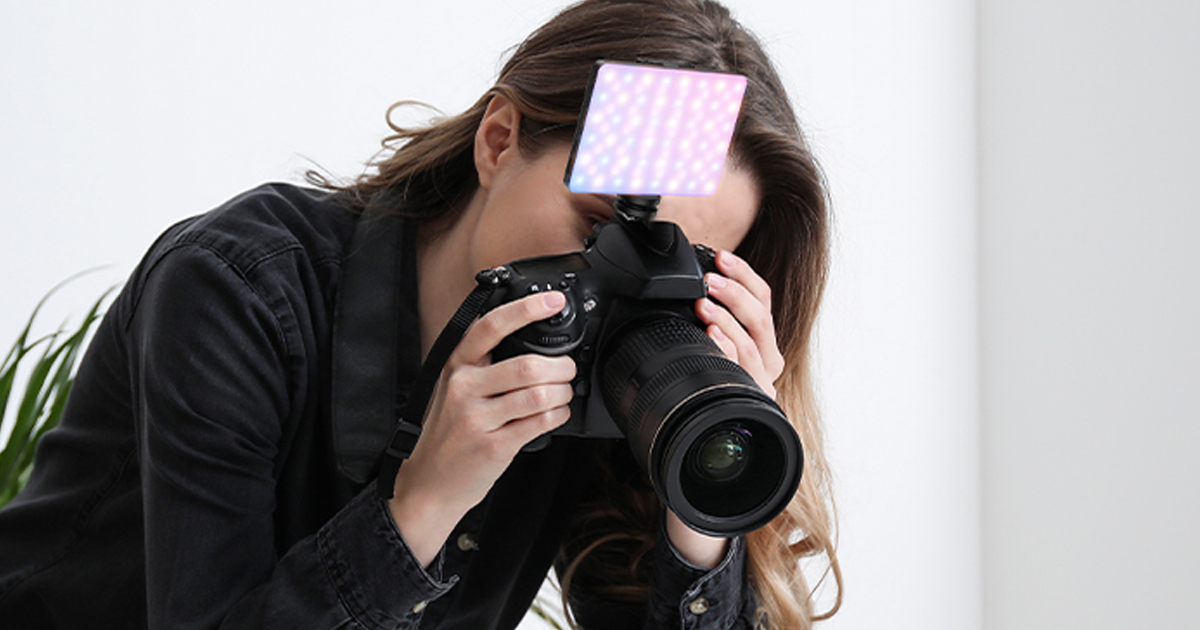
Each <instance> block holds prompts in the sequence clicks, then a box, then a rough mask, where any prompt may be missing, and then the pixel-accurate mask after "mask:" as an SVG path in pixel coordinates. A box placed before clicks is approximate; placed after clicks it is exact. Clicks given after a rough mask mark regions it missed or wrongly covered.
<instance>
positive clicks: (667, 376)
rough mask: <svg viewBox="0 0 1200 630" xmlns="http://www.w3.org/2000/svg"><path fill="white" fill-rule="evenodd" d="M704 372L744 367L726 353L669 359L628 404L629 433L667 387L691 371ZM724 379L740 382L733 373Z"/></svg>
mask: <svg viewBox="0 0 1200 630" xmlns="http://www.w3.org/2000/svg"><path fill="white" fill-rule="evenodd" d="M701 372H706V373H709V374H712V373H714V372H725V373H728V374H730V375H740V374H741V373H742V372H743V370H742V368H741V367H740V366H738V364H736V363H734V362H733V361H730V360H729V359H726V358H725V357H719V356H714V355H711V354H698V355H691V356H687V357H682V358H680V359H677V360H675V361H672V362H671V364H670V365H668V366H667V367H666V368H665V369H663V370H661V371H660V372H658V373H657V374H655V375H654V378H652V379H650V380H649V381H648V382H647V383H646V384H645V385H643V386H642V388H641V389H640V390H638V394H637V398H635V399H634V401H633V406H632V407H630V408H629V428H630V434H631V435H640V434H641V430H642V424H643V422H645V419H646V415H647V414H648V413H649V412H650V408H651V407H652V406H653V405H654V404H655V403H657V402H658V401H659V399H660V398H661V397H662V395H663V394H664V393H665V392H666V390H667V388H669V387H672V386H673V385H675V384H676V383H678V382H680V381H681V380H683V379H685V378H687V377H688V376H690V375H692V374H698V373H701ZM723 380H726V381H733V382H740V381H741V380H742V379H740V378H737V376H732V377H731V378H728V379H723Z"/></svg>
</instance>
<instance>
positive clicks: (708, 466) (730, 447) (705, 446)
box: [690, 423, 751, 483]
mask: <svg viewBox="0 0 1200 630" xmlns="http://www.w3.org/2000/svg"><path fill="white" fill-rule="evenodd" d="M750 438H751V435H750V432H749V431H747V430H746V428H745V427H744V426H742V425H741V423H736V424H734V425H733V426H729V427H718V428H717V430H715V431H713V432H712V433H711V434H709V435H708V437H706V438H701V439H700V440H699V441H698V442H697V443H698V444H699V446H698V447H696V448H694V449H693V451H692V455H691V457H690V459H691V461H692V471H693V472H694V473H695V474H696V475H697V476H699V477H700V478H702V479H704V480H706V481H712V482H718V483H720V482H725V481H732V480H734V479H737V478H738V476H739V475H741V474H742V473H743V472H745V470H746V466H748V465H749V463H750Z"/></svg>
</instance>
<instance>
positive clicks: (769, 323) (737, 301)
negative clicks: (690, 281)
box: [705, 273, 776, 351]
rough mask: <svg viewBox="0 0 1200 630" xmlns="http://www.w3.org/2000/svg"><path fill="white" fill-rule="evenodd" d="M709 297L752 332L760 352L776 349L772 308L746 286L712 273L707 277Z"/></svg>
mask: <svg viewBox="0 0 1200 630" xmlns="http://www.w3.org/2000/svg"><path fill="white" fill-rule="evenodd" d="M705 281H706V282H707V283H708V292H709V295H711V296H712V297H714V298H716V299H717V300H718V301H720V302H721V305H722V306H724V307H725V308H727V309H729V312H730V313H732V314H733V316H734V318H735V319H737V321H738V322H740V323H741V325H742V326H744V327H745V328H746V330H747V331H749V332H750V336H751V337H753V338H754V340H755V342H756V344H757V345H758V346H759V350H760V351H766V350H767V349H768V348H775V347H776V342H775V320H774V318H772V317H771V306H770V305H769V304H766V303H763V302H762V301H761V300H759V299H758V297H757V296H756V295H754V294H753V293H752V292H751V291H750V290H749V289H748V288H747V287H746V286H745V285H743V284H742V283H740V282H738V281H736V280H733V279H732V278H722V277H721V276H720V275H718V274H715V273H710V274H708V275H707V276H705Z"/></svg>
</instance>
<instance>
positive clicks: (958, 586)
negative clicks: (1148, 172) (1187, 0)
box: [0, 0, 981, 630]
mask: <svg viewBox="0 0 1200 630" xmlns="http://www.w3.org/2000/svg"><path fill="white" fill-rule="evenodd" d="M559 5H560V3H559V2H550V1H545V0H510V1H508V2H502V3H500V2H483V1H480V0H472V1H461V0H460V1H453V0H447V1H443V2H436V3H417V2H405V3H395V2H391V3H385V2H365V1H362V2H346V3H340V4H338V5H336V8H334V5H331V4H329V3H328V2H320V3H318V2H282V1H275V2H253V3H247V2H236V3H235V2H228V1H226V2H208V3H204V5H203V6H200V5H197V6H196V7H195V8H189V7H187V6H186V5H171V8H170V9H165V8H162V7H161V6H160V5H158V4H155V3H148V2H146V3H118V4H116V5H114V4H112V3H109V4H108V5H104V6H100V5H96V4H95V3H86V2H66V1H63V0H59V1H54V0H48V1H45V2H39V3H9V5H8V6H6V7H5V8H4V9H0V86H3V87H2V89H0V200H2V201H0V203H2V204H3V205H0V213H3V214H2V215H0V216H2V217H3V224H2V225H3V228H2V229H0V269H3V271H2V272H0V295H3V296H4V297H3V298H2V299H0V342H3V340H4V339H8V338H11V337H12V336H14V335H15V334H16V331H17V328H18V326H19V325H20V324H21V323H22V322H23V321H24V318H25V316H26V314H27V313H28V312H29V310H30V309H31V308H32V306H33V304H34V302H35V301H36V299H37V298H38V297H39V296H40V295H41V294H42V293H44V292H45V291H46V290H47V289H48V288H49V287H50V286H52V285H53V284H54V283H55V282H57V281H58V280H60V279H62V278H65V277H66V276H68V275H70V274H72V273H74V272H76V271H79V270H82V269H85V268H89V267H93V266H96V265H110V267H109V268H108V269H106V270H104V271H101V272H99V273H97V274H94V275H93V276H90V277H88V278H86V279H84V280H82V281H79V282H78V283H77V284H76V285H75V290H74V291H69V292H67V293H64V294H63V296H62V297H61V298H60V299H58V300H56V301H55V308H54V309H52V312H53V313H54V315H53V317H51V318H50V319H49V320H48V321H47V324H49V323H50V322H57V321H58V320H59V319H61V318H62V317H64V316H65V315H66V314H67V313H73V314H75V315H76V316H78V315H79V314H80V313H81V312H82V310H83V308H84V305H85V304H86V303H87V301H88V300H89V299H90V298H92V297H93V296H95V295H97V294H98V293H99V291H100V290H101V289H102V288H103V287H106V286H108V285H110V284H113V283H117V282H120V281H122V280H123V279H124V277H125V276H126V275H127V274H128V273H129V271H130V270H131V269H132V267H133V265H134V264H135V263H136V262H137V260H138V258H139V257H140V256H141V255H142V253H143V252H144V251H145V249H146V247H147V246H148V245H149V244H150V242H151V240H152V239H153V238H154V236H155V235H157V234H158V233H159V232H161V231H162V230H163V229H164V228H165V227H166V226H167V225H169V224H170V223H171V222H173V221H175V220H177V219H179V218H182V217H185V216H188V215H191V214H195V213H198V212H201V211H203V210H205V209H208V208H210V207H212V206H214V205H216V204H217V203H219V202H221V201H222V200H224V199H225V198H227V197H229V196H230V195H232V194H234V193H236V192H238V191H240V190H242V189H244V188H247V187H250V186H253V185H255V184H257V183H259V182H261V181H264V180H268V179H281V178H282V179H295V178H296V176H297V174H298V173H299V172H301V171H302V170H303V169H304V168H306V167H307V166H308V162H307V161H306V160H305V159H304V158H305V157H308V158H312V159H313V160H315V161H316V162H318V163H319V164H321V165H323V166H326V167H328V168H329V169H330V170H332V171H334V172H336V173H340V174H345V175H354V174H356V173H357V172H358V171H359V169H360V165H361V162H362V161H363V160H365V159H366V158H368V157H369V156H370V155H371V153H372V152H373V151H374V150H375V149H376V147H377V141H378V139H379V138H380V137H381V136H382V135H383V133H384V132H385V128H384V127H383V124H382V115H383V111H384V110H385V108H386V107H387V105H388V104H390V103H391V102H393V101H395V100H398V99H401V98H418V99H422V100H425V101H427V102H430V103H432V104H434V105H437V106H439V107H441V108H443V109H444V110H445V111H448V112H454V111H457V110H459V109H461V108H462V107H464V106H466V105H467V104H468V103H469V102H470V101H472V100H473V99H474V98H475V96H476V95H478V94H479V93H480V92H482V90H483V89H484V88H485V87H486V85H488V83H489V81H490V80H491V78H492V77H493V75H494V73H495V71H496V70H497V69H498V66H499V62H498V59H499V56H500V53H501V52H502V51H503V50H504V49H505V48H506V47H507V46H509V45H511V44H514V43H516V42H517V41H519V40H520V39H521V38H522V37H523V36H524V35H525V34H526V33H528V31H529V30H530V29H532V28H533V27H534V26H535V25H537V24H538V23H540V22H541V21H543V20H544V19H545V18H546V17H548V15H550V13H551V11H552V9H553V8H555V7H557V6H559ZM731 5H732V6H733V8H734V9H735V11H736V12H737V13H738V14H739V15H740V16H741V17H742V18H743V20H744V21H745V22H746V23H747V24H748V25H750V26H751V27H752V28H753V29H755V30H756V31H758V32H759V33H760V34H761V35H762V36H763V38H764V39H765V40H766V42H767V44H768V46H769V48H770V49H771V51H772V53H773V54H774V56H775V59H776V61H777V64H778V65H779V67H780V69H781V72H782V74H783V75H784V77H785V79H786V80H787V82H788V84H789V87H790V90H791V93H792V95H793V98H794V100H795V102H796V104H797V105H798V107H799V109H800V112H801V116H802V120H803V122H804V123H805V124H806V126H807V127H808V129H809V130H810V133H811V136H812V140H813V144H814V146H815V148H816V151H817V153H818V155H819V156H820V158H821V159H822V161H823V163H824V165H825V167H826V170H827V174H828V176H829V180H830V184H831V188H832V193H831V194H832V197H833V202H834V212H835V216H836V229H835V243H834V248H835V259H834V268H833V277H832V279H831V285H830V287H829V292H828V300H827V303H826V307H825V311H824V315H823V317H822V319H821V322H820V330H819V345H820V350H819V361H818V375H819V379H820V386H821V394H822V405H823V409H824V412H825V417H826V422H827V425H828V437H829V452H830V455H831V459H832V464H833V467H834V472H835V475H836V482H837V487H836V491H837V493H838V498H839V507H840V516H841V553H842V562H843V567H844V571H845V574H846V580H847V588H846V604H845V608H844V609H843V611H842V613H840V614H839V615H838V616H837V617H836V618H835V619H834V620H833V621H831V622H829V623H828V624H827V627H829V628H876V627H887V628H892V629H897V628H900V629H902V628H914V629H915V628H920V629H922V630H928V629H944V630H962V629H970V628H978V627H980V624H981V619H980V610H981V604H980V601H981V595H980V564H979V563H980V560H979V558H980V540H979V539H980V523H979V503H980V497H979V494H980V482H979V442H978V440H979V436H978V432H979V423H978V414H979V411H978V400H979V395H978V368H977V366H978V356H977V354H978V350H977V341H976V340H977V330H976V327H977V315H976V305H977V299H976V239H975V216H976V215H975V190H976V188H975V146H974V142H975V134H974V128H975V123H974V112H975V110H974V50H975V48H974V5H973V4H972V3H971V2H965V1H961V0H959V1H956V0H912V1H909V2H905V3H894V2H887V1H885V0H862V1H859V2H854V3H847V2H839V1H836V0H813V1H810V2H803V3H797V2H790V1H785V0H774V1H771V0H739V1H736V2H731ZM827 595H828V594H827V593H826V596H827Z"/></svg>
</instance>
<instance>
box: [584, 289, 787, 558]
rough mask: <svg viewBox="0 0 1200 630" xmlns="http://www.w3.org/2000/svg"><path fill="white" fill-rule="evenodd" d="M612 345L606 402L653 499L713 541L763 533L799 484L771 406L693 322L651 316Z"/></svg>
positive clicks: (779, 416)
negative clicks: (646, 477)
mask: <svg viewBox="0 0 1200 630" xmlns="http://www.w3.org/2000/svg"><path fill="white" fill-rule="evenodd" d="M611 339H612V341H610V342H608V343H607V345H606V347H605V349H604V351H603V352H604V355H605V358H606V360H605V361H604V362H603V363H602V365H604V371H603V373H602V376H601V378H602V386H603V392H602V396H603V400H604V404H605V406H606V407H607V409H608V411H609V414H610V415H611V416H612V418H613V420H614V422H615V423H616V425H617V427H618V428H619V429H620V430H621V432H622V433H623V434H624V435H625V437H626V438H627V439H628V440H629V446H630V449H631V450H632V451H633V454H634V457H635V458H636V459H637V460H638V462H639V463H640V464H641V465H642V466H643V467H644V468H645V469H646V471H647V472H648V473H649V475H650V481H651V483H652V484H653V485H654V489H655V491H657V493H658V495H659V496H660V497H661V498H662V500H663V503H665V504H666V505H667V506H668V507H669V508H670V509H671V510H672V511H673V512H675V513H676V514H677V515H678V516H679V517H680V519H682V520H683V521H684V522H685V523H687V524H688V525H689V526H690V527H692V528H693V529H695V530H697V531H700V532H703V533H707V534H710V535H718V536H729V535H734V534H740V533H745V532H749V531H753V530H755V529H758V528H759V527H762V526H763V525H766V524H767V523H768V522H769V521H770V520H771V519H772V518H774V517H775V516H776V515H777V514H779V512H781V511H783V509H784V508H785V507H787V504H788V502H789V501H790V500H791V498H792V495H793V494H794V493H795V492H796V488H797V487H798V486H799V483H800V474H801V470H802V467H803V462H804V456H803V451H802V450H801V447H800V439H799V437H798V436H797V435H796V432H795V430H794V429H793V428H792V426H791V423H789V422H788V419H787V417H786V416H785V415H784V414H783V411H782V410H781V409H780V408H779V406H778V405H776V404H775V401H774V400H772V399H771V398H770V397H769V396H767V395H766V394H765V393H764V392H763V391H762V390H761V389H760V388H759V387H758V385H757V384H756V383H755V382H754V379H753V378H752V377H751V376H750V375H749V374H747V373H746V371H745V370H743V369H742V368H741V367H740V366H739V365H737V364H736V363H734V362H733V361H730V360H729V359H727V358H726V357H725V355H724V354H722V353H721V350H720V349H719V348H718V347H717V345H716V344H715V343H713V342H712V340H711V339H709V338H708V336H707V335H705V334H704V331H703V330H701V329H700V328H699V327H698V326H697V325H696V324H693V323H692V322H690V321H687V320H685V319H683V318H682V317H681V316H679V315H677V314H674V313H665V312H659V313H650V314H647V315H646V316H645V317H643V318H640V319H637V320H635V321H633V322H631V323H630V324H629V325H627V326H625V327H624V328H623V329H622V330H620V331H618V332H616V333H614V334H613V336H612V338H611Z"/></svg>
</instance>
